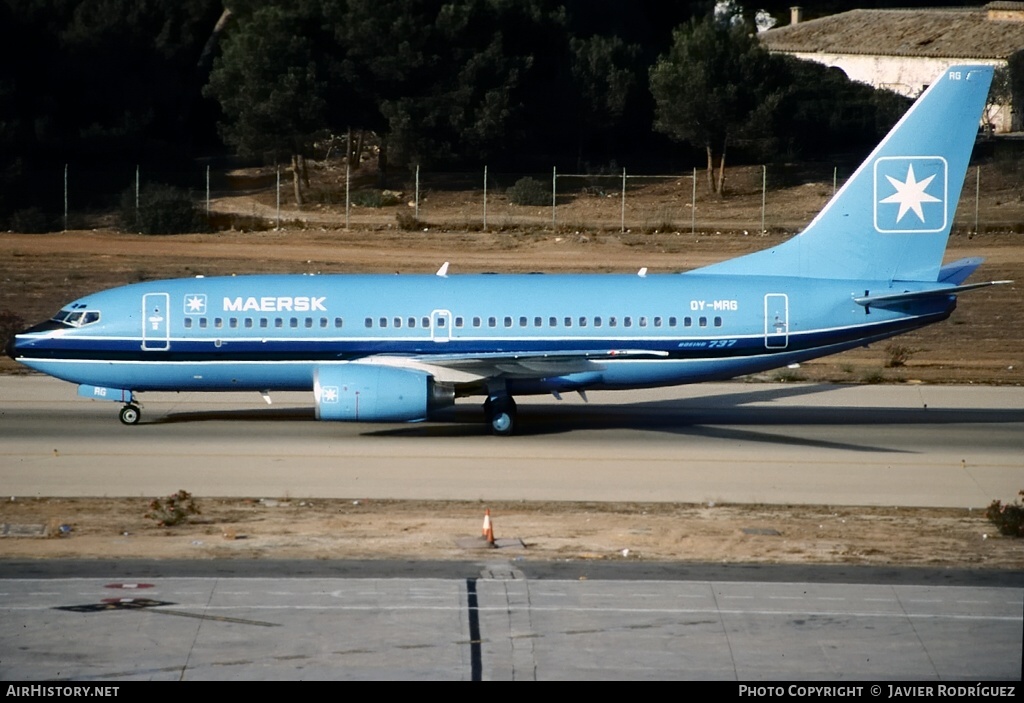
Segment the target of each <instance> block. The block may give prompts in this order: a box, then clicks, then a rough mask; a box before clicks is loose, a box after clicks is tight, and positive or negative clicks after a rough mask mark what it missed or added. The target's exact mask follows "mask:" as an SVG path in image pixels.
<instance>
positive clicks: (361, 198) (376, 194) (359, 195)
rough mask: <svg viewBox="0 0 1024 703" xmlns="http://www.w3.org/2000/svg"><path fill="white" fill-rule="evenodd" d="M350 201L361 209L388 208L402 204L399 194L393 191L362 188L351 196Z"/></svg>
mask: <svg viewBox="0 0 1024 703" xmlns="http://www.w3.org/2000/svg"><path fill="white" fill-rule="evenodd" d="M349 201H350V202H351V203H352V204H353V205H358V206H359V207H387V206H389V205H398V203H400V202H401V200H400V198H399V194H398V193H396V192H394V191H392V190H374V189H372V188H362V189H360V190H357V191H355V192H354V193H352V194H351V195H350V196H349Z"/></svg>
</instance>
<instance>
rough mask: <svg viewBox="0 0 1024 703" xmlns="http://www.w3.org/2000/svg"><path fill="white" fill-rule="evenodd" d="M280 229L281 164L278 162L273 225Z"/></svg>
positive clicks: (275, 228) (276, 229)
mask: <svg viewBox="0 0 1024 703" xmlns="http://www.w3.org/2000/svg"><path fill="white" fill-rule="evenodd" d="M280 229H281V166H280V164H278V167H277V224H276V226H275V227H274V230H275V231H278V230H280Z"/></svg>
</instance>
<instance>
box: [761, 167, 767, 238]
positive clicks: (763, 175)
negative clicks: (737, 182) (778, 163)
mask: <svg viewBox="0 0 1024 703" xmlns="http://www.w3.org/2000/svg"><path fill="white" fill-rule="evenodd" d="M767 190H768V167H767V166H766V165H764V164H761V234H764V203H765V191H767Z"/></svg>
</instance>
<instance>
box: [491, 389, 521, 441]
mask: <svg viewBox="0 0 1024 703" xmlns="http://www.w3.org/2000/svg"><path fill="white" fill-rule="evenodd" d="M484 416H485V417H486V418H487V423H488V424H489V425H490V426H491V432H492V433H494V434H495V435H498V436H499V437H507V436H509V435H510V434H512V432H513V431H514V430H515V427H516V401H514V400H512V396H510V395H493V396H491V397H489V398H488V399H487V400H486V401H484Z"/></svg>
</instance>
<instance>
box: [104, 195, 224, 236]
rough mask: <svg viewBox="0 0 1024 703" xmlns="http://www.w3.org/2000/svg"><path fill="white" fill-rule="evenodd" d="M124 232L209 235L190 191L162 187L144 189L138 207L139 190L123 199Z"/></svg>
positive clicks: (122, 218)
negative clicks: (205, 233)
mask: <svg viewBox="0 0 1024 703" xmlns="http://www.w3.org/2000/svg"><path fill="white" fill-rule="evenodd" d="M120 219H121V228H122V229H125V230H127V231H129V232H140V233H142V234H178V233H185V232H205V231H207V229H208V227H207V226H206V222H205V221H204V220H203V217H202V215H201V214H200V213H199V211H198V210H197V209H196V206H195V203H194V202H193V201H192V196H191V195H189V193H188V191H186V190H182V189H181V188H175V187H174V186H169V185H165V184H162V183H151V184H148V185H146V186H144V187H143V188H142V190H141V192H140V193H139V206H138V209H136V207H135V188H134V187H131V188H129V189H128V190H126V191H125V192H124V193H123V194H122V195H121V212H120Z"/></svg>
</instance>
